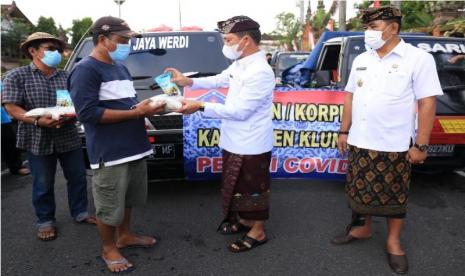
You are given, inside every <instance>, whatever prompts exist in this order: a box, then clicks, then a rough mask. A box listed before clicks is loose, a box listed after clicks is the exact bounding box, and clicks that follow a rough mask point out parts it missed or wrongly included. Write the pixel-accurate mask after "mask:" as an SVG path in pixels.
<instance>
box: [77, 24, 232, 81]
mask: <svg viewBox="0 0 465 276" xmlns="http://www.w3.org/2000/svg"><path fill="white" fill-rule="evenodd" d="M221 39H222V38H221V36H220V35H217V34H212V33H210V34H208V33H195V34H189V33H181V34H170V33H157V34H145V35H144V37H142V38H137V39H136V38H134V39H132V40H131V54H130V55H129V57H128V58H127V59H126V60H125V61H124V64H125V65H126V66H127V67H128V69H129V72H130V73H131V75H132V77H133V78H135V79H138V78H139V79H140V78H144V77H151V76H157V75H159V74H162V73H163V72H164V69H165V68H167V67H175V68H177V69H179V70H180V71H181V72H202V73H219V72H221V71H223V70H224V69H226V67H227V66H228V65H229V61H228V60H227V59H226V58H225V57H224V56H223V54H222V52H221V49H222V45H223V41H222V40H221ZM84 43H85V44H83V46H82V50H81V51H80V52H79V54H78V56H77V58H76V62H78V61H79V60H81V59H82V58H83V57H86V56H88V55H89V54H90V52H91V51H92V49H93V43H92V41H91V40H87V41H85V42H84Z"/></svg>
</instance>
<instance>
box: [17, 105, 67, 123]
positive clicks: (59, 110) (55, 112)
mask: <svg viewBox="0 0 465 276" xmlns="http://www.w3.org/2000/svg"><path fill="white" fill-rule="evenodd" d="M46 115H52V119H54V120H57V121H58V120H59V119H60V118H61V117H76V111H75V110H74V106H53V107H41V108H34V109H31V110H29V111H28V112H26V113H25V114H24V116H26V117H42V116H46Z"/></svg>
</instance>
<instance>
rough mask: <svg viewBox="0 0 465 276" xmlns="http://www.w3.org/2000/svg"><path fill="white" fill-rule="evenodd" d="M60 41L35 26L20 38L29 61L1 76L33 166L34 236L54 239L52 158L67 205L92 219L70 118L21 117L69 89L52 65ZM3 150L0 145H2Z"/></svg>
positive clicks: (78, 142)
mask: <svg viewBox="0 0 465 276" xmlns="http://www.w3.org/2000/svg"><path fill="white" fill-rule="evenodd" d="M64 47H65V42H64V41H62V40H60V39H58V38H56V37H55V36H53V35H51V34H48V33H44V32H36V33H33V34H31V35H30V36H28V37H27V39H26V41H24V42H23V43H22V44H21V50H22V51H23V53H24V54H25V55H26V56H28V57H30V58H31V60H32V62H31V64H29V65H26V66H22V67H19V68H16V69H14V70H11V71H9V72H8V73H7V74H6V76H5V80H4V82H3V85H4V92H3V93H2V103H3V104H4V105H5V108H6V109H7V111H8V113H9V114H11V115H12V116H13V117H14V118H15V119H17V120H18V121H19V124H18V132H17V142H16V146H17V147H18V148H20V149H24V150H26V151H27V156H28V160H29V166H30V167H31V172H32V203H33V205H34V209H35V213H36V216H37V228H38V232H37V237H38V238H39V239H40V240H42V241H51V240H54V239H55V238H56V237H57V235H58V232H57V229H56V219H55V207H56V206H55V195H54V183H55V172H56V164H57V161H60V165H61V167H62V168H63V173H64V175H65V178H66V181H67V183H66V184H67V188H68V205H69V210H70V212H71V215H72V217H73V218H74V220H75V221H78V222H85V223H91V224H95V218H94V217H92V216H90V215H89V213H88V212H87V180H86V167H85V163H84V155H83V153H82V150H81V139H80V138H79V135H78V132H77V129H76V126H75V124H74V122H75V121H73V120H68V121H65V120H62V119H60V120H54V119H53V118H52V117H51V116H42V117H36V118H30V117H25V116H24V114H25V113H26V111H28V110H31V109H34V108H43V107H50V106H56V105H57V96H58V95H67V96H68V97H69V95H68V91H67V90H66V79H67V77H68V74H67V72H65V71H63V70H60V69H57V67H58V65H59V64H60V62H61V53H62V52H63V48H64ZM2 150H3V149H2Z"/></svg>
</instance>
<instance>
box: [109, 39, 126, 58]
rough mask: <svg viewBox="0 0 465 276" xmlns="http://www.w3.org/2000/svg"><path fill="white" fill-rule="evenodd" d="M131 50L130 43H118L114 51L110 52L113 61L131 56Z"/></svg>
mask: <svg viewBox="0 0 465 276" xmlns="http://www.w3.org/2000/svg"><path fill="white" fill-rule="evenodd" d="M129 52H131V47H130V46H129V44H121V43H118V44H116V50H114V51H113V52H108V54H109V55H110V57H111V59H112V60H113V61H123V60H125V59H126V58H127V57H128V56H129Z"/></svg>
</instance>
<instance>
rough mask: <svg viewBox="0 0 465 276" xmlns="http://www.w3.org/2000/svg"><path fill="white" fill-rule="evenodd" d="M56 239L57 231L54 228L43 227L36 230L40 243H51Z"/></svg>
mask: <svg viewBox="0 0 465 276" xmlns="http://www.w3.org/2000/svg"><path fill="white" fill-rule="evenodd" d="M47 236H48V237H47ZM57 237H58V235H57V229H56V227H54V226H45V227H41V228H39V230H37V238H39V240H41V241H53V240H54V239H56V238H57Z"/></svg>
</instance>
